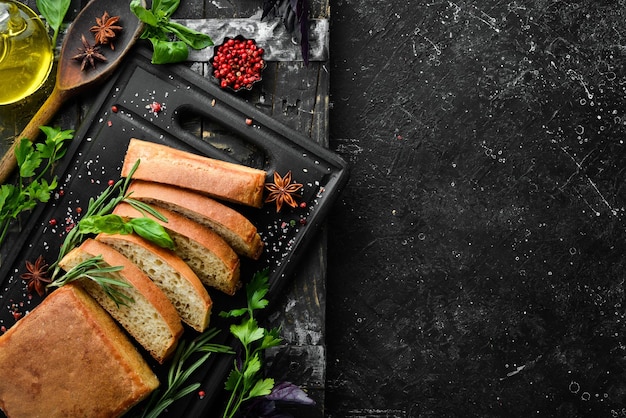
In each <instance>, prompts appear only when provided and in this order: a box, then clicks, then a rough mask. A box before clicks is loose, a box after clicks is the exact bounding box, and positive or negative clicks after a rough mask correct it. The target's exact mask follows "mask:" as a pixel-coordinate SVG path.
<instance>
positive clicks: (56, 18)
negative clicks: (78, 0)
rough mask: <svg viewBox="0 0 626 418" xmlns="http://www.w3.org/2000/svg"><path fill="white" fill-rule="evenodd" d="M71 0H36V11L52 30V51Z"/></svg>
mask: <svg viewBox="0 0 626 418" xmlns="http://www.w3.org/2000/svg"><path fill="white" fill-rule="evenodd" d="M70 4H71V0H37V9H39V13H41V15H42V16H43V18H44V19H45V21H46V22H48V25H50V27H51V28H52V30H53V35H52V49H54V48H56V45H57V38H58V37H59V31H60V29H61V25H62V24H63V19H64V18H65V15H66V14H67V11H68V10H69V8H70Z"/></svg>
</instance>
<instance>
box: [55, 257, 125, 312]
mask: <svg viewBox="0 0 626 418" xmlns="http://www.w3.org/2000/svg"><path fill="white" fill-rule="evenodd" d="M120 270H122V267H121V266H109V265H107V264H106V263H105V262H104V261H103V259H102V257H101V256H97V257H92V258H88V259H87V260H84V261H82V262H80V263H78V264H77V265H75V266H74V267H72V268H71V269H69V270H68V271H67V272H66V273H65V274H63V275H62V276H61V277H58V278H57V279H56V280H54V281H53V282H51V283H50V284H49V285H48V287H61V286H64V285H66V284H68V283H71V282H73V281H76V280H81V279H87V280H91V281H93V282H95V283H97V284H98V285H99V286H100V287H101V288H102V290H104V292H105V293H106V294H107V296H109V297H110V298H111V299H112V300H113V301H114V302H115V304H116V305H117V306H118V307H119V306H120V305H128V304H129V303H133V302H134V300H133V298H132V297H131V296H129V295H128V294H126V293H124V292H123V291H122V290H121V288H128V287H131V285H130V284H129V283H128V282H126V281H124V280H121V279H118V278H115V277H114V276H113V274H114V273H116V272H118V271H120Z"/></svg>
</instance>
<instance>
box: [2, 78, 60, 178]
mask: <svg viewBox="0 0 626 418" xmlns="http://www.w3.org/2000/svg"><path fill="white" fill-rule="evenodd" d="M67 92H68V91H67V90H60V89H57V88H54V89H53V90H52V93H51V94H50V96H49V97H48V99H46V101H45V102H44V104H43V105H42V106H41V107H40V108H39V110H38V111H37V113H35V116H33V118H32V119H31V120H30V122H28V125H26V127H25V128H24V130H23V131H22V132H21V133H20V134H19V136H17V137H16V138H15V140H14V141H13V143H12V144H11V146H10V147H9V150H8V151H7V152H6V153H5V154H4V156H3V157H2V159H1V160H0V184H4V183H5V182H6V180H7V178H8V177H9V176H10V175H11V173H12V172H13V170H15V168H16V167H17V160H16V158H15V148H17V144H18V143H19V141H20V139H22V138H28V139H30V140H31V141H34V140H35V139H37V136H39V133H40V130H39V127H40V126H43V125H45V124H47V123H48V122H49V121H50V120H51V119H52V117H53V116H54V115H55V113H56V112H57V110H59V108H60V107H61V105H62V104H63V102H64V101H65V99H66V96H67Z"/></svg>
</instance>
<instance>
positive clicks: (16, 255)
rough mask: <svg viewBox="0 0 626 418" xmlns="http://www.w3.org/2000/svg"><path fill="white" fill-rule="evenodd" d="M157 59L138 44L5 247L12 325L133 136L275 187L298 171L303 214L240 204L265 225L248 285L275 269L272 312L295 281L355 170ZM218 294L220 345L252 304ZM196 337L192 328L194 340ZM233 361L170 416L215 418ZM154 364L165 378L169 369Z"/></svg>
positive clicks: (215, 369)
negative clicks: (235, 167)
mask: <svg viewBox="0 0 626 418" xmlns="http://www.w3.org/2000/svg"><path fill="white" fill-rule="evenodd" d="M150 55H151V51H150V50H148V49H147V48H145V47H143V46H140V47H137V48H136V49H135V50H134V51H131V53H130V54H129V57H128V58H127V59H126V61H125V64H124V65H123V66H122V67H121V68H120V69H119V70H118V71H117V72H116V73H115V74H114V76H113V77H112V79H111V80H110V81H109V82H108V83H107V84H106V85H104V86H102V87H101V88H99V90H98V91H97V98H96V99H95V100H94V104H93V106H92V107H91V109H90V111H89V113H88V114H87V115H86V117H85V121H84V123H82V124H81V126H80V127H79V129H78V130H77V132H76V135H75V138H74V140H73V141H72V143H71V144H70V146H69V148H68V152H67V155H66V156H65V157H64V159H63V160H62V161H61V164H59V166H58V167H57V168H56V170H55V173H56V174H57V175H58V177H59V179H60V180H59V183H60V187H59V189H58V192H57V193H55V195H54V196H53V198H52V199H51V201H50V202H48V203H47V204H46V205H40V206H39V207H37V208H36V209H35V210H34V211H33V212H32V213H31V214H30V216H28V217H27V218H26V217H24V218H23V219H22V221H21V223H20V225H19V226H17V225H16V226H15V227H14V228H13V230H12V231H11V233H10V235H9V237H8V239H7V240H6V241H5V244H4V245H3V248H2V251H1V253H2V255H3V259H2V264H1V266H0V280H1V282H0V284H1V285H2V286H1V287H0V306H2V307H3V309H2V311H1V312H0V326H2V327H3V329H8V328H10V327H11V326H12V325H13V324H14V323H15V322H16V320H17V319H18V318H19V316H20V315H25V314H27V313H28V312H29V311H30V310H32V309H33V308H34V307H35V306H36V305H37V304H38V303H39V302H40V301H41V299H40V298H39V297H38V296H37V295H34V296H33V295H29V294H28V293H27V292H26V289H25V284H24V282H23V281H22V280H21V279H20V275H21V274H22V273H23V272H24V271H25V262H26V260H29V261H34V260H35V259H36V258H37V257H38V256H39V255H43V256H44V257H45V258H46V260H47V261H48V262H49V263H51V262H53V261H54V260H56V258H57V255H58V248H59V246H60V244H61V243H62V241H63V238H64V237H65V234H66V228H67V227H69V226H71V224H73V223H75V222H77V221H78V220H79V219H80V214H81V211H82V210H83V209H86V208H87V203H88V200H89V198H90V197H95V196H97V195H99V194H100V193H101V192H102V191H103V190H104V189H105V188H106V187H107V186H108V183H109V181H110V180H117V179H119V173H120V169H121V165H122V161H123V158H124V154H125V151H126V147H127V145H128V142H129V140H130V139H131V138H133V137H134V138H139V139H142V140H147V141H152V142H156V143H160V144H165V145H168V146H171V147H174V148H178V149H182V150H186V151H189V152H193V153H196V154H201V155H206V156H210V157H213V158H218V159H222V160H226V161H232V162H237V163H241V164H245V165H248V166H252V167H255V168H259V169H263V170H266V171H267V172H268V178H267V180H268V181H272V175H273V172H274V171H277V172H278V173H280V174H281V175H284V174H285V173H286V172H287V171H289V170H291V171H292V173H293V178H294V180H295V181H297V182H298V183H302V184H303V185H304V187H303V189H302V190H303V195H302V199H301V200H300V201H302V202H305V203H306V206H305V207H303V208H302V207H298V208H295V209H291V208H287V210H285V209H283V211H281V212H280V213H277V212H276V209H275V206H273V204H271V205H270V204H267V205H265V206H264V207H263V208H261V209H253V208H243V207H237V209H238V210H240V211H241V212H242V213H244V214H245V215H246V216H248V217H249V218H250V220H251V221H252V222H253V223H254V224H255V225H256V226H257V228H258V230H259V233H260V234H261V236H262V238H263V241H264V242H265V244H266V246H265V249H264V254H263V256H262V258H261V260H259V261H258V262H252V261H249V260H245V259H242V279H243V280H244V281H246V280H248V279H249V278H250V277H251V276H252V274H253V273H254V272H255V271H259V270H261V269H263V268H266V267H267V268H269V269H270V292H269V299H270V307H269V308H268V309H267V310H266V311H271V302H272V301H273V300H274V299H275V298H276V297H277V296H278V295H279V294H280V292H281V291H282V289H283V287H284V285H285V283H286V282H287V281H288V280H289V278H290V276H291V275H292V272H293V269H294V267H295V266H296V265H297V263H298V259H299V258H300V257H301V256H302V255H303V251H304V249H305V248H306V246H307V244H308V242H309V241H310V240H311V239H312V238H313V236H314V232H315V231H316V230H317V229H318V228H319V226H320V225H321V223H322V222H323V220H324V218H325V217H326V215H327V214H328V211H329V209H330V207H331V205H332V203H333V201H334V200H335V199H336V197H337V195H338V194H339V192H340V190H341V188H342V187H343V185H344V184H345V182H346V180H347V176H348V170H347V166H346V163H345V162H344V161H343V160H342V159H341V158H339V157H338V156H337V155H336V154H334V153H332V152H330V151H329V150H327V149H325V148H323V147H321V146H319V145H317V144H316V143H314V142H312V141H311V140H310V139H309V138H307V137H305V136H304V135H302V134H300V133H298V132H296V131H295V130H293V129H291V128H288V127H286V126H284V125H283V124H281V123H279V122H277V121H276V120H274V119H272V118H271V117H269V116H267V115H266V114H264V113H262V112H261V111H259V110H258V109H256V108H255V107H254V106H252V105H250V104H249V103H247V102H245V101H244V100H242V99H241V98H240V97H238V96H236V95H235V94H233V93H232V92H228V91H224V90H221V89H220V88H219V87H218V86H217V85H216V84H214V83H213V82H212V81H210V80H208V79H206V78H204V77H202V76H200V75H199V74H197V73H195V72H193V71H192V70H190V69H189V68H187V67H186V66H184V65H169V66H156V65H152V64H151V63H150ZM153 102H157V103H159V104H160V105H161V109H160V111H158V112H155V111H154V109H153V108H151V107H150V105H151V104H152V103H153ZM190 114H194V115H200V116H202V117H203V118H204V119H205V120H208V121H210V125H211V127H212V128H215V131H216V132H223V133H225V135H223V137H220V136H219V135H216V136H215V137H213V138H212V139H211V140H204V139H201V138H198V137H196V136H195V135H193V134H191V133H190V132H188V131H187V130H186V129H185V127H184V120H185V119H186V117H187V115H190ZM250 122H251V123H250ZM51 220H54V221H52V223H51V222H50V221H51ZM210 292H211V297H212V298H213V302H214V306H213V315H212V322H211V326H212V327H216V328H219V329H222V332H221V333H220V336H219V338H218V340H216V342H222V343H228V344H234V342H233V341H232V339H231V338H230V337H229V332H228V323H226V322H225V320H223V319H220V318H219V317H218V316H217V313H219V312H220V311H222V310H227V309H231V308H235V307H243V306H245V297H244V295H243V292H241V291H240V292H238V294H237V295H236V296H235V297H226V296H224V295H221V294H218V293H217V292H215V291H210ZM195 335H197V334H196V333H194V332H193V331H192V330H190V329H186V331H185V338H193V337H194V336H195ZM30 354H32V353H30ZM145 357H146V358H147V359H149V356H148V355H145ZM231 365H232V359H231V358H229V357H228V356H224V355H213V356H212V357H211V359H210V360H209V361H208V362H207V364H206V367H204V368H203V369H202V370H200V371H199V372H198V374H197V376H194V379H193V380H194V381H198V380H201V381H202V382H203V385H202V389H203V390H204V391H205V393H206V397H204V399H199V397H198V396H194V395H191V396H188V397H187V398H186V399H184V400H182V401H180V402H178V403H177V404H175V406H174V407H172V408H171V409H170V411H171V413H170V414H169V416H181V417H183V416H184V417H191V416H200V415H203V416H207V413H210V415H211V416H215V415H216V413H217V411H218V410H219V408H220V404H219V402H220V400H221V396H222V395H223V394H222V393H221V392H222V387H223V382H224V379H225V377H226V374H227V373H228V371H229V370H230V367H231ZM153 366H154V368H155V371H156V372H157V374H159V376H160V377H161V381H163V378H162V376H163V373H164V372H166V370H167V364H166V365H165V366H158V365H157V364H156V363H154V364H153ZM0 367H1V365H0Z"/></svg>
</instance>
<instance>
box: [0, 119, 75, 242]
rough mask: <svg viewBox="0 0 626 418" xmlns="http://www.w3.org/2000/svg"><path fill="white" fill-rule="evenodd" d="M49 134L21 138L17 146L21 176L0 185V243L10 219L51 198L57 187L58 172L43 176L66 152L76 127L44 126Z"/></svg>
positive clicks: (16, 152) (43, 128)
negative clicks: (39, 138)
mask: <svg viewBox="0 0 626 418" xmlns="http://www.w3.org/2000/svg"><path fill="white" fill-rule="evenodd" d="M40 129H41V130H42V131H43V133H44V134H45V135H46V139H45V141H44V142H40V143H37V144H33V143H32V142H31V141H30V140H29V139H27V138H22V139H20V140H19V143H18V145H17V147H16V148H15V157H16V160H17V166H18V169H19V171H18V173H19V178H18V181H17V184H16V185H14V184H3V185H2V186H1V187H0V244H1V243H2V242H3V241H4V239H5V238H6V234H7V232H8V229H9V226H10V224H11V222H12V221H13V220H15V219H17V218H18V216H19V215H20V214H21V213H22V212H24V211H28V210H32V209H34V208H35V206H37V204H38V203H39V202H47V201H48V200H50V194H51V193H52V191H53V190H54V189H55V188H56V187H57V178H56V176H55V177H53V178H52V180H51V181H48V180H46V179H45V178H44V176H45V175H46V174H48V171H49V170H50V168H51V167H52V166H53V165H54V163H56V162H57V161H58V160H59V159H61V158H62V157H63V156H64V155H65V151H66V150H65V148H64V145H65V141H67V140H69V139H72V138H73V136H74V131H73V130H66V131H62V130H61V129H59V128H51V127H49V126H42V127H41V128H40Z"/></svg>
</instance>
